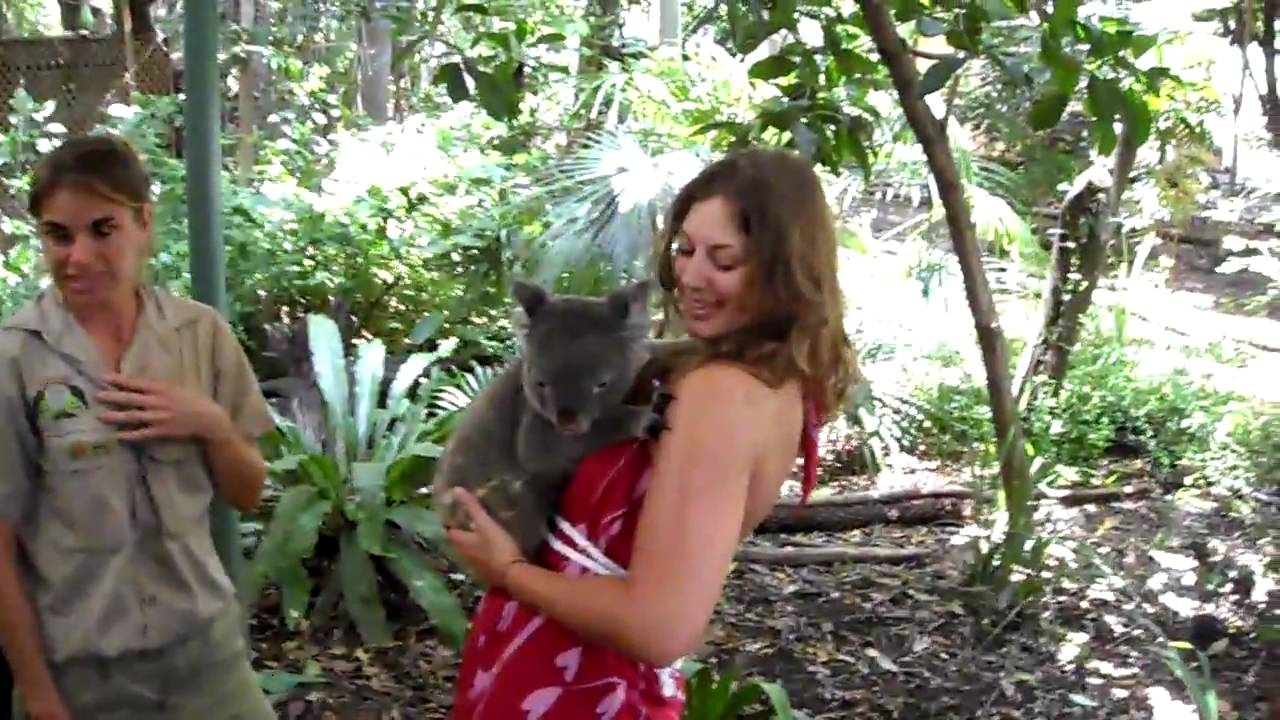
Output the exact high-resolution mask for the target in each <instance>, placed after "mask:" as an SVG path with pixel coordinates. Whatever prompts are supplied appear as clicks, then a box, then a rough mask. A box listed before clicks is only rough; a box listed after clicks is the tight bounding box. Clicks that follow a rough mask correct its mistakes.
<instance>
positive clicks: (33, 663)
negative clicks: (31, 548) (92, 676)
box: [0, 523, 62, 709]
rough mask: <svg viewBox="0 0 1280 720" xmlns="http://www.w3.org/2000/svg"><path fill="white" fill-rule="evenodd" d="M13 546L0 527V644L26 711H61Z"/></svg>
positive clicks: (8, 527)
mask: <svg viewBox="0 0 1280 720" xmlns="http://www.w3.org/2000/svg"><path fill="white" fill-rule="evenodd" d="M17 545H18V540H17V533H16V532H15V530H14V526H13V524H12V523H0V644H2V645H3V646H4V654H5V657H6V658H7V659H8V661H9V667H10V668H11V669H12V671H13V681H14V684H15V685H16V686H17V688H18V690H20V691H21V692H22V696H23V700H24V702H25V703H26V705H27V707H28V708H29V709H46V708H47V709H53V708H61V707H62V701H61V699H60V698H59V696H58V689H57V687H56V686H55V685H54V683H53V676H52V675H51V674H50V673H49V666H48V664H47V663H46V662H45V650H44V643H43V642H42V641H41V640H40V623H39V621H38V620H37V619H36V613H35V609H34V608H33V607H32V605H31V598H30V596H28V594H27V590H26V586H25V584H24V583H23V581H22V578H21V576H20V574H19V573H18V560H17ZM0 702H8V698H0Z"/></svg>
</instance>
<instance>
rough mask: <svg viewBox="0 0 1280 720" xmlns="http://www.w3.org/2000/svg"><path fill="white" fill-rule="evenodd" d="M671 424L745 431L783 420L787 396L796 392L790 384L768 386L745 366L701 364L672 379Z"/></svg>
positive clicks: (678, 427)
mask: <svg viewBox="0 0 1280 720" xmlns="http://www.w3.org/2000/svg"><path fill="white" fill-rule="evenodd" d="M671 393H672V395H673V396H674V398H675V399H674V402H673V403H672V408H671V426H672V428H673V429H680V426H681V425H686V427H685V428H682V429H684V430H688V429H689V428H688V427H687V424H696V425H699V426H701V429H703V430H705V431H711V432H717V431H718V432H721V433H723V432H725V431H728V430H729V429H730V427H735V428H738V429H740V431H741V432H745V433H748V434H751V433H753V432H754V431H757V430H768V429H769V428H772V427H774V426H775V425H776V424H777V423H778V422H780V421H782V422H785V418H786V416H787V415H788V414H789V413H788V406H789V405H791V404H792V403H790V402H789V399H790V398H791V397H792V396H794V397H795V398H796V400H797V402H795V403H794V404H795V406H796V407H797V408H798V407H799V402H798V399H799V394H798V392H796V391H795V388H793V387H792V386H791V384H784V385H783V386H781V387H777V388H774V387H770V386H769V385H768V384H767V383H765V382H764V381H763V380H762V379H760V378H759V377H757V376H756V375H755V374H753V373H752V372H751V371H750V370H749V369H748V368H745V367H743V366H741V365H739V364H737V363H732V362H727V361H713V362H709V363H706V364H704V365H700V366H698V367H697V368H694V369H692V370H690V371H688V372H687V373H685V374H683V375H681V376H678V377H676V378H674V379H673V381H672V386H671Z"/></svg>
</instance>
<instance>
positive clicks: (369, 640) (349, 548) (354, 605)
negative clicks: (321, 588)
mask: <svg viewBox="0 0 1280 720" xmlns="http://www.w3.org/2000/svg"><path fill="white" fill-rule="evenodd" d="M353 535H354V533H351V532H346V533H343V534H342V537H341V538H339V548H338V574H339V577H340V578H341V582H342V598H343V604H344V605H345V606H346V608H347V612H348V613H349V614H350V615H351V619H352V620H354V621H355V624H356V630H357V631H359V633H360V638H361V639H362V640H363V641H364V642H365V644H366V645H387V644H390V642H391V639H392V636H391V628H390V627H389V626H388V625H387V613H386V610H385V609H384V608H383V607H382V599H381V598H380V597H379V595H378V576H377V573H375V572H374V569H373V561H372V560H371V559H370V558H369V555H368V554H367V553H365V552H364V551H363V550H361V549H360V545H359V543H358V541H357V540H356V539H355V538H354V537H353Z"/></svg>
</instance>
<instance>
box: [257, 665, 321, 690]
mask: <svg viewBox="0 0 1280 720" xmlns="http://www.w3.org/2000/svg"><path fill="white" fill-rule="evenodd" d="M328 683H329V680H328V679H326V678H323V677H320V676H317V675H300V674H298V673H291V672H286V671H284V670H263V671H261V672H259V673H258V687H259V688H261V689H262V691H263V692H264V693H266V694H268V695H280V694H283V693H287V692H289V691H291V690H293V689H294V688H296V687H298V686H299V685H325V684H328Z"/></svg>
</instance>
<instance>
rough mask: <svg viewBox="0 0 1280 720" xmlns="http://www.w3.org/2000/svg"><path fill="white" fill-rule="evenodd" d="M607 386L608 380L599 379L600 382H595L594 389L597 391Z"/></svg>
mask: <svg viewBox="0 0 1280 720" xmlns="http://www.w3.org/2000/svg"><path fill="white" fill-rule="evenodd" d="M607 387H609V381H608V380H602V381H600V382H598V383H596V390H597V391H599V390H603V389H605V388H607Z"/></svg>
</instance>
